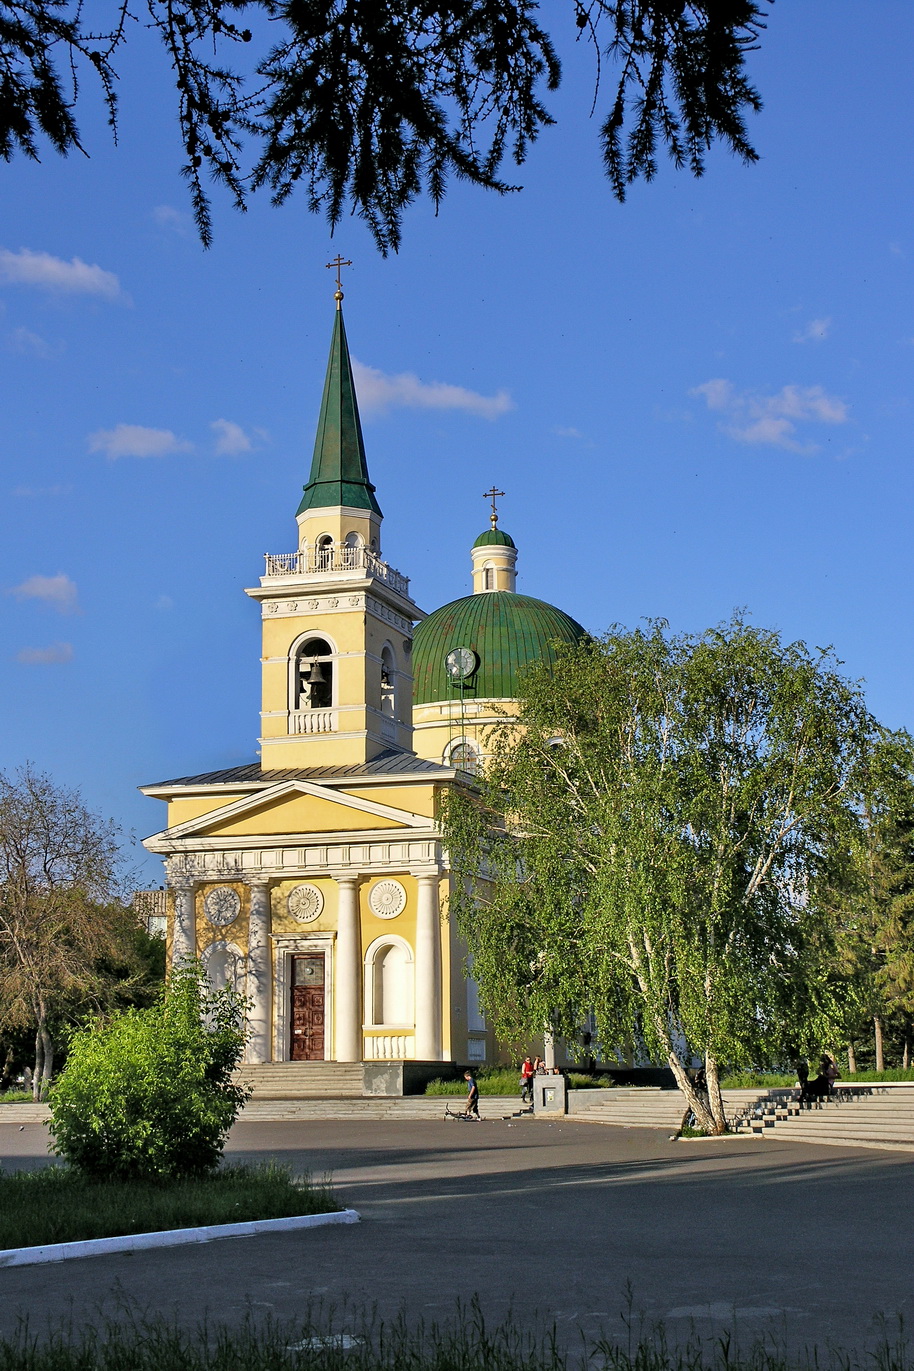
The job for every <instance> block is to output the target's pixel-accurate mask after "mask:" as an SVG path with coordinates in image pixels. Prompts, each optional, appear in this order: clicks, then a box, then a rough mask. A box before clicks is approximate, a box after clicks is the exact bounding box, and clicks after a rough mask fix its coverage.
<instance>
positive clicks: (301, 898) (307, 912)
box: [286, 884, 324, 924]
mask: <svg viewBox="0 0 914 1371" xmlns="http://www.w3.org/2000/svg"><path fill="white" fill-rule="evenodd" d="M286 908H287V909H288V911H289V913H290V914H291V915H292V918H293V919H295V921H296V922H297V923H300V924H309V923H311V922H312V921H313V920H314V919H316V918H318V917H319V915H320V913H321V910H322V909H323V908H324V897H323V895H322V894H321V892H320V890H319V889H318V887H317V886H316V885H308V884H305V885H297V886H296V887H295V889H294V890H290V891H289V898H288V899H287V900H286Z"/></svg>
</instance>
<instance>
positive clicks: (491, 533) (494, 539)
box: [473, 528, 516, 547]
mask: <svg viewBox="0 0 914 1371" xmlns="http://www.w3.org/2000/svg"><path fill="white" fill-rule="evenodd" d="M473 546H474V547H493V546H497V547H515V546H516V544H515V542H514V539H513V538H512V537H511V534H510V533H504V532H503V531H502V530H501V529H500V528H487V529H486V531H485V533H480V535H479V537H478V538H477V539H476V542H475V543H474V544H473Z"/></svg>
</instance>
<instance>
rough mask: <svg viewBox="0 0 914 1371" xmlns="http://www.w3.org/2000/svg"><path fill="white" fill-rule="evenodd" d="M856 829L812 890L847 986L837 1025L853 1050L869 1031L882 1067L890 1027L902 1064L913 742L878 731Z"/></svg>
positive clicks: (909, 994)
mask: <svg viewBox="0 0 914 1371" xmlns="http://www.w3.org/2000/svg"><path fill="white" fill-rule="evenodd" d="M862 788H863V793H862V795H861V801H860V823H859V826H858V828H857V829H856V830H855V831H854V832H853V834H852V844H851V846H850V848H849V849H848V851H847V852H844V853H841V854H839V858H838V861H837V862H836V864H835V866H834V868H833V869H831V868H830V869H828V870H826V872H825V878H824V880H823V881H822V882H821V883H820V886H819V888H818V889H817V891H816V898H817V899H819V900H820V901H821V902H822V903H823V904H824V906H825V907H826V908H828V910H829V912H830V915H831V917H832V918H833V920H834V922H835V925H836V928H837V932H838V947H839V954H840V960H841V966H842V971H843V974H844V976H845V978H846V982H847V993H846V996H845V1010H844V1019H843V1027H844V1029H845V1034H844V1041H845V1042H846V1043H847V1044H848V1052H849V1059H850V1062H852V1063H853V1064H854V1065H853V1066H852V1068H851V1069H855V1066H856V1060H855V1044H856V1043H858V1042H859V1041H860V1039H861V1038H863V1037H864V1036H869V1033H870V1032H871V1031H872V1035H873V1038H874V1040H875V1067H876V1070H877V1071H882V1070H883V1069H884V1067H885V1056H884V1041H883V1039H884V1030H885V1028H886V1027H887V1026H889V1025H892V1027H896V1028H898V1030H899V1031H900V1033H901V1034H902V1036H903V1039H904V1051H903V1063H904V1065H906V1066H908V1065H910V1059H911V1046H912V1044H911V1037H912V1022H914V740H912V738H911V737H910V735H909V734H908V733H906V732H903V731H899V732H894V733H892V732H889V731H888V730H884V731H882V732H881V733H880V734H879V736H878V738H877V740H876V744H875V746H874V748H873V751H872V754H871V756H870V757H869V758H868V760H867V764H866V767H865V769H864V773H863V779H862Z"/></svg>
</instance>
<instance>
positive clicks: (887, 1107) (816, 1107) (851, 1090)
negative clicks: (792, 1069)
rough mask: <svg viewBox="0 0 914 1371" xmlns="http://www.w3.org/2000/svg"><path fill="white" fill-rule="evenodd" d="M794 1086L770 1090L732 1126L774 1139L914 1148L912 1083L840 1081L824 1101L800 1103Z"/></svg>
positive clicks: (741, 1130) (899, 1148) (845, 1145)
mask: <svg viewBox="0 0 914 1371" xmlns="http://www.w3.org/2000/svg"><path fill="white" fill-rule="evenodd" d="M796 1095H797V1092H796V1091H795V1090H771V1091H769V1092H768V1093H767V1094H766V1095H765V1096H763V1097H762V1098H761V1099H759V1100H757V1101H756V1102H755V1103H754V1104H753V1105H751V1106H750V1108H749V1109H748V1110H747V1111H746V1113H745V1116H744V1117H743V1118H742V1119H740V1120H739V1121H738V1122H737V1124H736V1130H735V1131H737V1132H739V1133H751V1134H754V1135H755V1136H757V1137H762V1138H773V1139H774V1140H775V1141H778V1142H807V1143H825V1144H827V1145H830V1146H834V1147H876V1148H888V1149H892V1150H896V1151H903V1152H914V1083H910V1084H909V1083H907V1082H899V1083H898V1084H895V1083H894V1082H884V1083H880V1084H878V1085H861V1086H854V1085H851V1084H849V1083H847V1082H845V1083H843V1084H839V1085H837V1086H836V1088H835V1092H834V1094H833V1095H832V1096H831V1097H830V1098H829V1099H827V1100H819V1101H816V1102H815V1103H813V1104H811V1105H803V1106H801V1105H800V1103H799V1101H798V1100H797V1098H796Z"/></svg>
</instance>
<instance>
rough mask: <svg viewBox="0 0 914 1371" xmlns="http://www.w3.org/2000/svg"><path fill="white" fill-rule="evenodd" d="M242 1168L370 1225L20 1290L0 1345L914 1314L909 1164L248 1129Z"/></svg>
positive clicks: (782, 1329)
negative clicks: (334, 1321)
mask: <svg viewBox="0 0 914 1371" xmlns="http://www.w3.org/2000/svg"><path fill="white" fill-rule="evenodd" d="M45 1140H46V1135H45V1130H44V1128H43V1127H42V1126H41V1125H28V1126H26V1127H25V1128H24V1129H23V1130H22V1131H20V1130H19V1129H18V1128H17V1127H15V1126H13V1125H0V1161H2V1164H3V1165H4V1166H36V1165H43V1164H45V1158H46V1150H45ZM229 1156H230V1158H231V1159H232V1160H241V1159H245V1160H253V1159H259V1158H266V1157H276V1158H278V1159H279V1160H281V1161H283V1162H288V1163H290V1164H291V1165H292V1166H293V1167H294V1168H296V1169H297V1170H308V1171H310V1172H312V1174H314V1175H315V1176H320V1175H323V1174H324V1173H327V1172H330V1173H332V1175H333V1177H334V1180H335V1183H336V1186H337V1190H338V1193H339V1196H340V1199H341V1200H343V1201H344V1202H345V1203H346V1204H348V1205H351V1206H353V1207H354V1208H356V1209H358V1210H359V1211H360V1213H361V1214H362V1216H363V1220H364V1221H363V1223H361V1224H360V1225H356V1226H353V1227H345V1228H326V1229H321V1230H316V1231H312V1232H306V1233H290V1234H282V1235H271V1236H268V1237H258V1238H247V1239H236V1240H233V1241H224V1242H216V1243H212V1244H207V1245H205V1246H200V1247H192V1248H191V1247H180V1248H176V1249H173V1250H170V1251H169V1250H165V1251H161V1250H159V1251H150V1252H145V1253H136V1254H133V1255H118V1256H108V1257H97V1258H90V1259H84V1260H81V1261H72V1262H67V1263H63V1264H60V1265H56V1266H38V1267H32V1268H22V1269H11V1270H5V1271H0V1292H2V1293H0V1331H4V1332H6V1331H9V1330H11V1328H12V1327H13V1325H14V1323H15V1321H16V1318H17V1317H18V1315H19V1313H21V1312H22V1311H26V1310H31V1312H32V1316H33V1318H34V1317H35V1314H36V1311H38V1310H40V1311H42V1317H43V1316H44V1314H45V1313H47V1315H49V1316H50V1317H52V1318H54V1317H56V1316H59V1315H69V1314H71V1313H72V1312H74V1311H76V1312H78V1313H79V1312H86V1311H94V1312H100V1313H104V1312H108V1313H111V1312H115V1311H116V1309H117V1308H119V1307H122V1306H123V1305H124V1302H125V1301H127V1302H128V1303H130V1304H132V1305H133V1306H134V1307H137V1308H140V1309H143V1310H148V1311H158V1310H161V1311H165V1312H167V1313H169V1314H176V1315H177V1316H178V1318H179V1319H180V1320H182V1321H184V1322H187V1323H193V1322H196V1321H197V1320H198V1319H200V1318H202V1316H203V1315H208V1316H209V1317H211V1318H215V1319H218V1320H226V1321H235V1320H239V1319H241V1318H242V1317H244V1315H245V1313H246V1311H248V1310H253V1311H254V1312H255V1313H260V1314H265V1313H271V1314H275V1315H277V1316H279V1317H280V1318H287V1317H288V1318H295V1317H296V1316H297V1315H299V1314H300V1313H301V1312H302V1311H303V1310H304V1309H305V1307H306V1306H307V1305H308V1303H309V1301H316V1300H322V1301H326V1302H332V1303H335V1304H337V1305H339V1304H340V1303H341V1302H343V1301H345V1300H348V1301H350V1302H353V1303H355V1304H356V1305H359V1306H371V1305H372V1304H375V1305H377V1307H378V1309H379V1312H380V1313H381V1314H383V1315H388V1314H393V1313H395V1312H397V1311H399V1310H400V1309H401V1308H404V1307H405V1308H406V1309H407V1310H408V1311H409V1313H410V1315H411V1316H415V1317H419V1316H424V1317H426V1318H446V1317H447V1316H449V1315H451V1314H452V1313H453V1311H454V1309H455V1305H456V1302H457V1300H458V1299H461V1298H462V1299H466V1298H468V1297H470V1296H471V1295H473V1294H479V1296H480V1298H481V1300H482V1303H483V1306H484V1308H485V1309H486V1310H487V1311H488V1312H490V1313H491V1314H493V1315H495V1316H499V1315H501V1314H503V1313H504V1312H505V1311H506V1310H507V1309H508V1308H509V1307H511V1306H512V1305H513V1307H514V1309H515V1310H516V1311H519V1312H521V1313H522V1315H523V1318H524V1320H525V1321H526V1320H528V1319H530V1318H531V1317H536V1316H538V1317H539V1318H541V1319H542V1320H545V1321H547V1322H548V1321H552V1320H555V1321H556V1323H557V1324H558V1326H559V1328H560V1329H561V1330H564V1331H567V1332H568V1333H569V1334H570V1335H573V1336H576V1330H577V1329H578V1328H581V1329H583V1330H584V1331H585V1332H586V1333H588V1334H593V1333H596V1332H597V1330H598V1329H600V1328H603V1329H605V1330H607V1331H608V1332H610V1333H612V1334H619V1333H620V1332H621V1328H622V1325H621V1322H620V1314H621V1311H622V1309H623V1307H624V1303H625V1299H624V1291H625V1287H626V1284H627V1283H630V1286H631V1289H632V1291H633V1296H634V1308H635V1310H636V1311H641V1312H643V1313H644V1314H645V1315H646V1316H647V1317H648V1318H649V1319H651V1320H653V1319H659V1318H662V1319H664V1320H665V1321H666V1324H667V1327H668V1329H669V1331H670V1332H676V1333H683V1332H685V1331H687V1330H688V1327H689V1324H690V1321H692V1320H694V1321H695V1324H696V1325H697V1326H698V1327H700V1328H701V1329H702V1330H706V1331H712V1330H714V1331H719V1330H720V1329H721V1328H724V1327H733V1326H734V1325H735V1326H736V1328H737V1330H738V1331H739V1333H740V1336H741V1337H750V1338H751V1337H752V1336H753V1335H755V1334H758V1333H766V1334H773V1335H774V1336H776V1337H778V1338H779V1339H780V1340H781V1341H783V1342H785V1343H786V1344H787V1345H788V1346H790V1347H793V1348H795V1349H799V1348H802V1347H803V1346H804V1345H809V1344H812V1343H814V1342H818V1343H819V1344H824V1343H826V1342H828V1341H830V1342H832V1343H833V1344H837V1345H840V1346H846V1347H860V1346H862V1345H863V1344H864V1343H867V1342H871V1341H872V1340H873V1338H874V1337H875V1336H876V1332H877V1326H876V1323H875V1318H876V1316H877V1315H880V1314H886V1315H889V1316H894V1315H896V1314H902V1315H904V1316H905V1319H906V1322H908V1323H910V1321H911V1315H912V1313H914V1226H912V1223H911V1180H912V1169H911V1168H912V1160H911V1158H910V1157H909V1156H908V1155H906V1154H901V1153H892V1152H878V1151H865V1150H863V1149H858V1150H852V1149H843V1148H834V1147H815V1146H810V1145H805V1144H789V1143H778V1142H769V1141H761V1140H755V1139H752V1140H734V1141H726V1140H724V1141H720V1142H700V1143H694V1144H692V1143H672V1142H669V1141H668V1140H667V1138H666V1136H665V1135H664V1134H662V1133H658V1132H657V1131H656V1130H649V1129H615V1128H606V1127H601V1126H598V1125H597V1126H594V1125H590V1126H588V1125H582V1124H571V1123H568V1122H567V1121H566V1122H559V1123H555V1124H548V1123H545V1122H534V1121H520V1122H517V1123H514V1124H508V1123H507V1122H502V1121H495V1120H489V1121H485V1122H483V1123H482V1124H479V1125H475V1124H463V1123H450V1124H449V1123H443V1122H442V1123H437V1122H435V1123H431V1122H430V1123H385V1124H378V1123H369V1122H366V1123H345V1124H340V1123H329V1122H328V1123H318V1122H313V1123H312V1122H309V1123H273V1124H267V1123H263V1124H254V1123H249V1124H239V1125H238V1126H236V1128H235V1129H234V1131H233V1134H232V1138H231V1143H230V1147H229Z"/></svg>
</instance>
